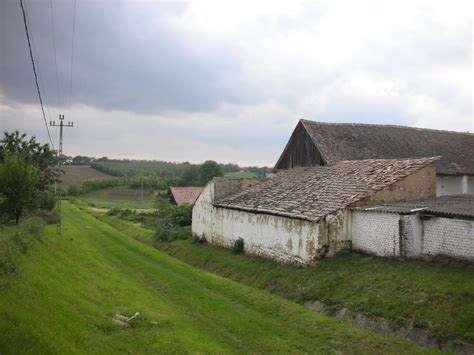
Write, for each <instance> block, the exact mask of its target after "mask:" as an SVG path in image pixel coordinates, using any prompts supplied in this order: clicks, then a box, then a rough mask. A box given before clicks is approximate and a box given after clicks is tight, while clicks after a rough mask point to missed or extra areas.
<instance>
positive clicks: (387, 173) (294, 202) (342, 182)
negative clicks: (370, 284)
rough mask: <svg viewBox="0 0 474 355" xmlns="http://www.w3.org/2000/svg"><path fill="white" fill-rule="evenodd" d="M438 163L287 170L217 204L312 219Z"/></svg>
mask: <svg viewBox="0 0 474 355" xmlns="http://www.w3.org/2000/svg"><path fill="white" fill-rule="evenodd" d="M437 159H439V157H436V158H422V159H405V160H393V159H378V160H359V161H343V162H340V163H337V164H335V165H331V166H317V167H306V168H294V169H289V170H282V171H280V172H279V173H278V174H276V175H275V176H274V177H273V178H272V179H271V180H266V181H262V182H260V183H258V184H257V185H254V186H252V187H250V188H247V189H245V190H243V191H241V192H239V193H237V194H233V195H230V196H226V197H224V198H222V199H220V200H217V201H214V205H215V206H219V207H226V208H232V209H240V210H244V211H251V212H256V213H267V214H274V215H280V216H287V217H293V218H299V219H305V220H310V221H317V220H319V219H320V218H321V217H323V216H325V215H326V214H329V213H332V212H335V211H337V210H339V209H343V208H345V207H347V206H349V205H350V204H352V203H355V202H357V201H359V200H361V199H363V198H365V197H368V196H370V195H372V194H373V193H375V192H376V191H378V190H380V189H382V188H384V187H387V186H389V185H391V184H393V183H395V182H397V181H398V180H400V179H402V178H404V177H406V176H408V175H410V174H412V173H414V172H416V171H418V170H420V169H421V168H423V167H425V166H427V165H429V164H431V163H433V162H434V161H436V160H437Z"/></svg>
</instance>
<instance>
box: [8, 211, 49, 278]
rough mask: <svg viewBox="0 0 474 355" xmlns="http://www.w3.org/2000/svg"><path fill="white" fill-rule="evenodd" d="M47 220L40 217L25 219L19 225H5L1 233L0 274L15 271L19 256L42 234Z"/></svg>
mask: <svg viewBox="0 0 474 355" xmlns="http://www.w3.org/2000/svg"><path fill="white" fill-rule="evenodd" d="M44 225H45V222H44V221H43V220H42V219H41V218H39V217H30V218H27V219H24V220H23V221H22V222H20V224H19V225H18V226H15V227H13V226H12V227H3V229H2V231H1V234H0V274H6V273H11V272H15V271H16V270H17V261H18V257H19V256H20V255H22V254H25V253H26V252H27V251H28V249H29V248H30V247H31V245H32V244H33V242H34V241H35V240H38V239H40V238H41V236H42V234H43V233H42V232H43V229H44Z"/></svg>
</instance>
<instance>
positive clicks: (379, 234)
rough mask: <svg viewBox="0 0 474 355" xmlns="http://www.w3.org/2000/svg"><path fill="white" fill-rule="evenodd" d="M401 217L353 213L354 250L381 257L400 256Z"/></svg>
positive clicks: (386, 214) (355, 211)
mask: <svg viewBox="0 0 474 355" xmlns="http://www.w3.org/2000/svg"><path fill="white" fill-rule="evenodd" d="M399 219H400V217H399V215H398V214H396V213H380V212H370V211H357V210H353V211H352V225H351V236H352V249H353V250H358V251H363V252H365V253H370V254H376V255H380V256H399V255H400V236H399V232H398V224H399V222H398V221H399Z"/></svg>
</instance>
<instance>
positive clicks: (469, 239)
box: [422, 217, 474, 260]
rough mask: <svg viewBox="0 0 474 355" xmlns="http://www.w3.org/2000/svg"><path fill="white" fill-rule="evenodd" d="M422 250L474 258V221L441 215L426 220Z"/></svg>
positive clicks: (428, 252) (425, 252)
mask: <svg viewBox="0 0 474 355" xmlns="http://www.w3.org/2000/svg"><path fill="white" fill-rule="evenodd" d="M422 252H423V253H424V254H427V255H447V256H451V257H455V258H462V259H468V260H474V221H469V220H463V219H455V218H441V217H433V218H431V219H429V220H425V221H424V237H423V251H422Z"/></svg>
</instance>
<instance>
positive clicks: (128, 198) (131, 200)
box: [81, 187, 154, 209]
mask: <svg viewBox="0 0 474 355" xmlns="http://www.w3.org/2000/svg"><path fill="white" fill-rule="evenodd" d="M81 199H82V200H84V201H86V202H88V203H90V204H93V205H94V206H95V207H98V208H113V207H118V208H130V209H139V208H143V209H151V208H154V195H153V194H151V193H150V192H149V191H143V201H142V200H141V192H140V190H137V189H130V188H128V187H111V188H106V189H101V190H97V191H92V192H89V193H87V194H84V195H82V196H81Z"/></svg>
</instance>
